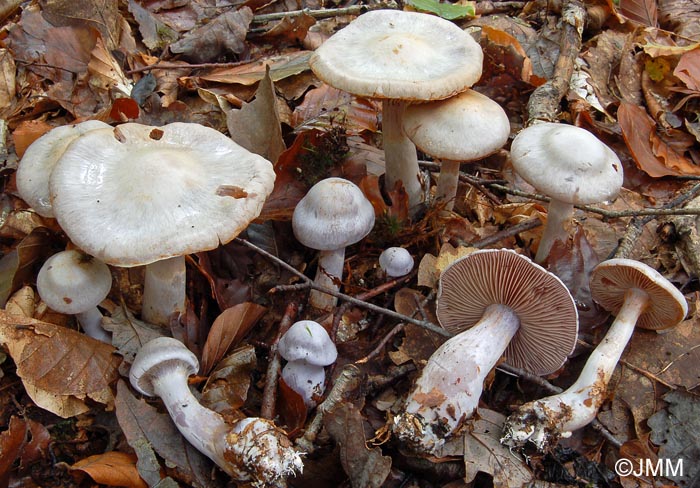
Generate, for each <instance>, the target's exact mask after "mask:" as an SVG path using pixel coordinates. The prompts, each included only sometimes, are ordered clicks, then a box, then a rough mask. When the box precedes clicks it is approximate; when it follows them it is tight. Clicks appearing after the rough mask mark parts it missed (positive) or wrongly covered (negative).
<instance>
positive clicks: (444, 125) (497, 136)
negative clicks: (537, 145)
mask: <svg viewBox="0 0 700 488" xmlns="http://www.w3.org/2000/svg"><path fill="white" fill-rule="evenodd" d="M403 128H404V131H405V132H406V135H407V136H408V138H409V139H411V141H413V143H414V144H415V145H416V147H418V149H420V150H421V151H423V152H424V153H426V154H428V155H430V156H432V157H433V158H436V159H437V160H438V161H439V163H440V176H439V177H438V182H437V190H436V192H435V198H436V199H437V200H439V201H442V202H443V203H444V209H445V210H452V209H453V208H454V203H455V197H456V196H457V186H458V183H459V167H460V164H461V163H469V162H475V161H479V160H481V159H483V158H485V157H486V156H488V155H490V154H493V153H494V152H496V151H498V150H499V149H500V148H501V147H503V145H504V144H505V143H506V142H507V141H508V136H509V135H510V121H509V120H508V116H507V115H506V113H505V111H504V110H503V109H502V108H501V106H500V105H499V104H497V103H496V102H494V101H493V100H491V99H490V98H489V97H487V96H485V95H482V94H481V93H479V92H476V91H474V90H465V91H463V92H462V93H460V94H458V95H455V96H454V97H450V98H447V99H445V100H439V101H436V102H427V103H415V104H412V105H409V106H408V107H407V108H406V113H405V114H404V118H403Z"/></svg>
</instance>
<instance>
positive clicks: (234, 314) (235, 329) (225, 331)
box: [201, 302, 267, 375]
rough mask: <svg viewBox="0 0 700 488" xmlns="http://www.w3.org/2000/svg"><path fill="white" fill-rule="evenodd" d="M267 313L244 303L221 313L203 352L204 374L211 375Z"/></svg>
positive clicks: (254, 305)
mask: <svg viewBox="0 0 700 488" xmlns="http://www.w3.org/2000/svg"><path fill="white" fill-rule="evenodd" d="M266 311H267V308H265V307H263V306H262V305H258V304H256V303H252V302H244V303H240V304H238V305H234V306H233V307H231V308H227V309H226V310H224V311H223V312H221V314H219V316H218V317H217V318H216V320H214V323H213V324H212V326H211V329H210V330H209V335H208V336H207V341H206V342H205V344H204V349H203V350H202V368H201V371H202V374H204V375H207V374H209V372H210V371H211V369H212V368H213V367H214V366H215V365H216V364H217V363H218V362H219V361H220V360H221V358H223V357H224V356H225V355H226V352H227V351H228V350H229V348H230V347H231V346H232V345H234V344H235V343H236V340H240V339H241V337H243V335H245V334H246V333H247V332H248V331H250V329H251V328H252V327H253V326H255V324H256V323H257V322H258V320H260V318H261V317H262V316H263V315H264V314H265V312H266Z"/></svg>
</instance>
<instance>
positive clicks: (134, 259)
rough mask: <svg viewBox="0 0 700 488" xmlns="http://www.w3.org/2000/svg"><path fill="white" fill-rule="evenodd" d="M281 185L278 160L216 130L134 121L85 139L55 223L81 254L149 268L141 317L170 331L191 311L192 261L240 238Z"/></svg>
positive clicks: (61, 172)
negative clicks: (175, 319)
mask: <svg viewBox="0 0 700 488" xmlns="http://www.w3.org/2000/svg"><path fill="white" fill-rule="evenodd" d="M274 180H275V173H274V171H273V169H272V164H271V163H270V162H269V161H267V160H266V159H264V158H262V157H260V156H258V155H256V154H253V153H250V152H248V151H247V150H245V149H243V148H242V147H241V146H239V145H238V144H236V143H235V142H233V141H232V140H231V139H229V138H228V137H226V136H224V135H223V134H221V133H220V132H218V131H216V130H214V129H211V128H208V127H204V126H202V125H199V124H190V123H179V122H178V123H173V124H169V125H165V126H163V127H151V126H147V125H141V124H135V123H128V124H122V125H120V126H118V127H116V128H114V129H98V130H93V131H90V132H87V133H86V134H84V135H83V136H81V137H80V138H78V139H76V140H75V141H74V142H73V143H72V144H71V145H70V146H69V147H68V148H67V149H66V151H65V152H64V154H63V156H62V157H61V159H60V160H59V161H58V163H57V164H56V166H55V168H54V170H53V173H52V174H51V178H50V182H49V186H50V191H51V199H52V203H53V209H54V213H55V214H56V219H57V220H58V222H59V224H60V225H61V227H62V228H63V229H64V231H65V232H66V234H67V235H68V236H69V237H70V239H71V240H72V241H73V242H74V243H75V244H76V245H77V246H78V247H80V248H81V249H83V250H84V251H86V252H88V253H89V254H91V255H93V256H96V257H98V258H99V259H101V260H102V261H104V262H106V263H107V264H111V265H115V266H124V267H130V266H139V265H149V266H147V267H146V281H145V289H144V297H143V313H142V315H143V318H144V319H145V320H146V321H148V322H152V323H156V324H162V325H168V324H169V319H170V317H171V316H172V315H173V314H174V313H177V312H182V311H183V310H184V304H185V284H186V280H185V257H184V256H185V255H186V254H189V253H194V252H200V251H205V250H209V249H214V248H215V247H217V246H218V245H219V244H220V243H226V242H229V241H230V240H231V239H233V238H234V237H236V236H237V235H238V234H239V233H240V232H241V231H242V230H243V229H245V228H246V227H247V225H248V223H249V222H250V221H252V220H253V219H254V218H255V217H257V216H258V215H259V213H260V210H261V209H262V205H263V203H264V201H265V199H266V198H267V196H268V195H269V194H270V192H271V191H272V187H273V184H274ZM151 263H153V264H151Z"/></svg>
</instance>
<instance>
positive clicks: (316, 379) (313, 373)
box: [277, 320, 338, 407]
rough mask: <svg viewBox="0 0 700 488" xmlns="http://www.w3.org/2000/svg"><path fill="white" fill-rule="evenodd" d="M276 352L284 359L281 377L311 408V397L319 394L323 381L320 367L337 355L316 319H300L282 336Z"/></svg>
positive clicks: (325, 332) (312, 403) (323, 372)
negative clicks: (285, 361) (284, 363)
mask: <svg viewBox="0 0 700 488" xmlns="http://www.w3.org/2000/svg"><path fill="white" fill-rule="evenodd" d="M277 352H278V353H279V355H280V356H282V358H284V359H286V360H287V361H288V362H287V364H286V365H285V366H284V368H282V379H284V382H285V383H287V386H289V387H290V388H291V389H292V390H294V391H296V392H297V393H299V394H300V395H301V396H302V398H304V403H305V404H306V406H307V407H313V406H314V405H315V404H316V401H315V399H314V397H318V396H320V395H321V394H323V387H324V383H325V380H326V373H325V370H324V369H323V367H324V366H328V365H330V364H333V363H334V362H335V360H336V359H337V357H338V350H337V349H336V347H335V344H334V343H333V341H332V340H331V338H330V336H329V335H328V332H327V331H326V329H325V328H323V326H322V325H321V324H319V323H318V322H314V321H313V320H300V321H298V322H295V323H294V324H292V326H291V327H290V328H289V330H288V331H287V332H285V334H284V335H283V336H282V338H281V339H280V341H279V344H278V346H277Z"/></svg>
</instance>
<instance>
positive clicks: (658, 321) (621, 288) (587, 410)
mask: <svg viewBox="0 0 700 488" xmlns="http://www.w3.org/2000/svg"><path fill="white" fill-rule="evenodd" d="M591 293H592V295H593V298H594V299H595V300H596V301H598V302H599V303H600V304H601V305H602V306H603V307H604V308H606V309H608V310H611V311H613V313H615V314H616V318H615V321H614V322H613V323H612V325H611V326H610V329H609V330H608V333H607V334H606V335H605V337H604V338H603V340H602V341H601V342H600V344H598V346H597V347H596V348H595V349H594V350H593V352H592V353H591V355H590V357H589V358H588V360H587V361H586V364H585V365H584V367H583V370H582V371H581V374H580V375H579V377H578V379H577V380H576V381H575V382H574V384H573V385H571V386H570V387H569V388H568V389H567V390H565V391H564V392H562V393H559V394H557V395H552V396H548V397H546V398H542V399H539V400H535V401H532V402H529V403H526V404H525V405H523V406H521V407H520V408H519V409H518V410H517V411H516V412H515V413H513V414H512V415H510V416H509V417H508V419H507V420H506V423H505V425H504V430H503V438H502V439H501V442H502V443H504V444H506V445H508V446H511V447H522V446H524V445H525V444H526V443H528V442H530V443H532V444H534V445H535V446H536V447H537V449H539V450H540V451H546V450H548V449H550V448H552V447H554V446H555V445H556V443H557V441H558V440H559V439H560V438H561V437H568V436H570V435H571V432H573V431H575V430H578V429H580V428H582V427H584V426H586V425H588V424H589V423H591V422H592V421H593V419H595V417H596V415H597V413H598V410H599V409H600V406H601V405H602V404H603V402H604V401H605V399H606V397H607V385H608V383H609V381H610V378H611V376H612V374H613V372H614V370H615V366H616V365H617V363H618V362H619V360H620V357H621V356H622V353H623V351H624V350H625V347H626V346H627V343H628V342H629V340H630V338H631V337H632V333H633V332H634V329H635V326H641V327H646V328H654V329H655V328H661V327H670V326H673V325H675V324H677V323H678V322H680V321H681V320H682V319H683V318H684V317H685V315H686V314H687V312H688V309H687V303H686V301H685V298H684V297H683V295H682V294H681V293H680V292H679V291H678V290H677V289H676V288H674V287H673V285H672V284H671V283H669V282H668V281H667V280H666V279H665V278H664V277H663V276H661V275H660V274H659V273H658V272H657V271H656V270H654V269H652V268H650V267H648V266H646V265H644V264H642V263H639V262H637V261H632V260H628V259H611V260H608V261H604V262H603V263H601V264H599V265H598V266H597V267H596V268H595V269H594V270H593V274H592V276H591Z"/></svg>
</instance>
